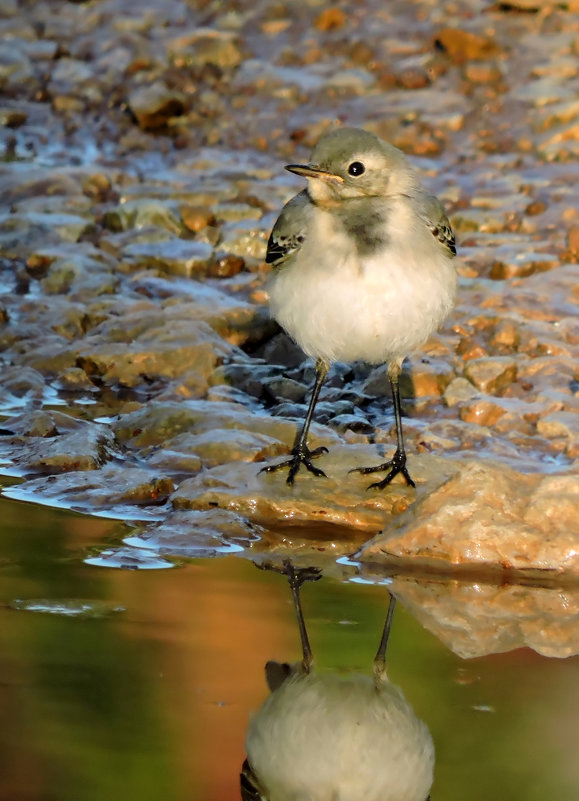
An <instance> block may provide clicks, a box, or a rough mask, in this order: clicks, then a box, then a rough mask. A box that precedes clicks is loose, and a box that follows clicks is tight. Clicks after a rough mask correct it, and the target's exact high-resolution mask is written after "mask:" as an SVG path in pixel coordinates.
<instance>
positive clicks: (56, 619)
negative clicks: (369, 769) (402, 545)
mask: <svg viewBox="0 0 579 801" xmlns="http://www.w3.org/2000/svg"><path fill="white" fill-rule="evenodd" d="M1 504H2V522H1V525H0V574H1V577H2V581H1V583H0V587H1V589H0V592H1V597H0V621H1V624H0V649H1V650H0V653H1V656H0V710H2V727H1V729H0V775H1V776H2V779H1V781H0V799H6V801H8V799H10V801H24V800H25V799H26V801H28V799H30V801H32V800H33V799H34V801H36V800H37V799H58V801H67V800H68V799H70V800H71V801H73V800H74V801H93V800H94V801H97V800H98V801H103V799H123V801H131V799H139V801H146V799H157V800H158V799H163V801H173V800H175V801H177V800H179V801H182V800H183V801H184V799H200V800H201V799H203V801H222V800H223V801H225V799H228V800H230V799H235V798H240V792H239V778H238V777H239V771H240V768H241V765H242V762H243V759H244V737H245V731H246V727H247V724H248V721H249V717H250V714H251V712H252V710H255V709H257V707H258V706H259V705H260V703H261V702H262V701H263V700H264V698H265V697H266V695H267V689H266V684H265V680H264V665H265V663H266V661H267V660H269V659H272V658H273V659H278V660H288V661H295V660H297V659H299V658H300V647H299V637H298V629H297V626H296V622H295V617H294V611H293V607H292V605H291V594H290V590H289V587H288V584H287V582H286V580H285V578H284V577H283V576H281V575H279V574H277V573H274V572H266V571H263V570H258V569H256V567H255V565H254V564H252V563H251V562H250V561H248V560H246V559H241V558H236V557H232V556H227V557H224V558H221V559H208V560H193V561H190V562H188V563H187V564H186V565H185V566H179V567H177V568H176V569H169V570H135V569H133V570H130V569H112V568H103V567H98V566H95V565H93V564H87V563H86V562H85V561H84V560H85V559H87V558H89V559H90V557H91V555H92V554H94V553H95V552H98V551H100V550H102V548H103V547H106V546H107V544H111V545H113V546H114V545H117V544H119V542H120V538H121V537H123V536H126V534H127V529H126V527H125V525H124V524H122V523H118V522H112V521H106V520H102V519H95V518H88V517H83V516H80V515H76V514H74V513H71V512H65V511H59V510H54V509H51V508H47V507H37V506H32V505H27V504H21V503H17V502H14V501H9V500H7V499H3V500H2V502H1ZM302 603H303V608H304V613H305V617H306V622H307V624H308V627H309V634H310V639H311V643H312V647H313V651H314V657H315V659H316V666H317V668H318V669H320V670H326V669H339V670H340V671H351V670H368V671H369V670H370V669H371V664H372V658H373V655H374V653H375V650H376V647H377V644H378V640H379V638H380V633H381V628H382V625H383V621H384V616H385V612H386V608H387V604H388V593H387V585H385V583H384V581H382V583H378V584H371V583H363V582H361V581H360V580H359V579H358V580H356V581H349V582H347V583H341V582H340V581H338V580H337V579H333V578H330V577H326V576H324V577H323V578H322V580H320V581H318V582H316V583H312V584H307V585H305V586H304V587H303V589H302ZM505 625H508V621H505ZM387 662H388V673H389V677H390V678H391V680H392V681H393V682H395V683H396V684H398V685H399V686H400V687H401V688H402V689H403V692H404V694H405V696H406V698H407V700H408V701H409V702H410V704H411V705H412V707H413V708H414V710H415V712H416V714H417V715H418V717H420V718H421V719H423V720H424V721H425V722H426V723H427V725H428V727H429V729H430V731H431V734H432V737H433V740H434V743H435V748H436V765H435V782H434V786H433V790H432V799H433V801H434V799H444V800H445V801H454V800H455V799H456V801H458V799H469V801H488V799H491V798H500V799H502V801H519V799H520V801H522V800H523V799H525V801H535V799H536V800H537V801H538V799H541V801H544V799H555V798H556V799H558V801H571V799H576V798H577V797H578V794H579V768H578V765H577V758H576V757H577V734H578V732H577V720H578V713H579V708H578V703H579V702H578V696H577V691H576V688H577V680H578V679H579V657H572V658H569V659H547V658H544V657H541V656H539V655H537V654H536V653H534V652H533V651H531V650H529V649H519V650H516V651H512V652H510V653H503V654H495V655H492V656H487V657H484V658H478V659H472V660H462V659H460V658H459V657H458V656H456V655H455V654H453V653H452V652H451V651H450V650H448V649H447V648H446V647H445V646H444V645H443V644H442V643H441V642H439V641H438V640H437V639H436V638H435V637H434V636H433V635H432V634H430V633H429V632H427V631H425V630H424V629H423V628H422V627H421V626H420V625H419V624H418V623H417V622H416V620H414V619H413V617H412V616H411V615H410V614H409V613H408V612H407V610H405V609H404V608H403V606H402V605H401V604H400V603H399V604H398V607H397V610H396V613H395V617H394V622H393V629H392V635H391V640H390V643H389V651H388V659H387Z"/></svg>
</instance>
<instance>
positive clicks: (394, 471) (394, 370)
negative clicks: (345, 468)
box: [350, 360, 416, 489]
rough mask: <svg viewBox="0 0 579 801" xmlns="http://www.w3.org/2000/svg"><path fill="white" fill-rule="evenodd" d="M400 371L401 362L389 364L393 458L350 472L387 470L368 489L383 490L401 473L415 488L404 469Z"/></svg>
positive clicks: (404, 455) (404, 453) (404, 454)
mask: <svg viewBox="0 0 579 801" xmlns="http://www.w3.org/2000/svg"><path fill="white" fill-rule="evenodd" d="M401 369H402V362H401V361H398V360H396V361H395V362H390V364H389V365H388V378H389V379H390V387H391V388H392V399H393V401H394V420H395V421H396V440H397V445H396V451H395V452H394V456H393V457H392V458H391V459H389V460H388V461H387V462H383V463H382V464H378V465H376V466H375V467H355V468H354V469H353V470H350V472H351V473H364V474H366V473H377V472H379V471H381V470H388V475H387V476H386V477H385V478H383V479H382V481H375V482H374V483H373V484H370V485H369V487H368V489H373V488H375V489H384V487H387V486H388V484H390V482H391V481H392V479H393V478H394V476H397V475H398V473H402V475H403V476H404V478H405V479H406V483H407V484H408V485H409V486H411V487H415V486H416V484H415V483H414V481H413V480H412V479H411V478H410V474H409V473H408V470H407V469H406V451H405V450H404V436H403V433H402V412H401V409H400V381H399V379H400V371H401Z"/></svg>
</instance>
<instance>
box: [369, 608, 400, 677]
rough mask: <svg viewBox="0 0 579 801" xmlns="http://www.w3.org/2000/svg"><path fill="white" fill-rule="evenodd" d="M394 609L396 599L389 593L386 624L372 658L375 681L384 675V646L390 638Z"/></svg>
mask: <svg viewBox="0 0 579 801" xmlns="http://www.w3.org/2000/svg"><path fill="white" fill-rule="evenodd" d="M395 607H396V598H395V597H394V596H393V595H392V593H390V604H389V605H388V613H387V615H386V622H385V623H384V628H383V630H382V639H381V640H380V645H379V646H378V650H377V651H376V656H375V657H374V675H375V676H376V678H377V679H381V678H382V677H383V676H384V674H385V673H386V646H387V645H388V638H389V637H390V629H391V628H392V618H393V616H394V609H395Z"/></svg>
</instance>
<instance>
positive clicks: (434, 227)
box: [418, 195, 456, 257]
mask: <svg viewBox="0 0 579 801" xmlns="http://www.w3.org/2000/svg"><path fill="white" fill-rule="evenodd" d="M418 213H419V215H420V217H422V219H423V220H424V222H425V223H426V225H427V226H428V227H429V228H430V231H431V232H432V235H433V236H434V237H436V239H438V241H439V242H440V244H441V245H442V247H443V248H444V250H445V251H446V252H447V254H448V255H449V256H451V257H452V256H456V242H455V239H454V233H453V231H452V228H451V226H450V223H449V221H448V217H447V216H446V214H445V212H444V209H443V208H442V206H441V204H440V201H439V200H438V198H436V197H434V195H424V196H423V197H422V198H420V208H419V212H418Z"/></svg>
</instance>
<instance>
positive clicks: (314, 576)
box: [256, 559, 322, 673]
mask: <svg viewBox="0 0 579 801" xmlns="http://www.w3.org/2000/svg"><path fill="white" fill-rule="evenodd" d="M256 567H258V568H259V569H260V570H273V571H274V572H275V573H281V574H282V575H284V576H286V577H287V580H288V583H289V585H290V589H291V591H292V598H293V602H294V609H295V610H296V617H297V620H298V628H299V630H300V641H301V644H302V667H303V669H304V672H305V673H309V672H310V669H311V666H312V662H313V656H312V649H311V647H310V640H309V637H308V631H307V629H306V622H305V620H304V614H303V612H302V604H301V600H300V587H301V586H302V584H305V582H306V581H318V579H321V577H322V571H321V570H320V568H319V567H298V568H295V567H294V566H293V565H292V563H291V560H290V559H284V560H283V567H277V566H276V565H274V564H272V562H265V563H264V564H261V565H260V564H258V565H256Z"/></svg>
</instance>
